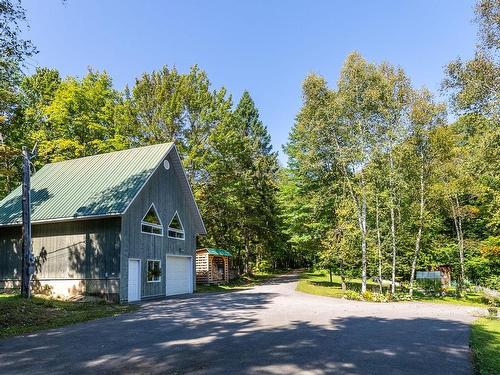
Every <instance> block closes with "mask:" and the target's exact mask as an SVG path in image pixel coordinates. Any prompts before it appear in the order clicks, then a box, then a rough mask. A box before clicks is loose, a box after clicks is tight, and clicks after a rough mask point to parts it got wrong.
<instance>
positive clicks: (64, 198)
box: [0, 143, 201, 225]
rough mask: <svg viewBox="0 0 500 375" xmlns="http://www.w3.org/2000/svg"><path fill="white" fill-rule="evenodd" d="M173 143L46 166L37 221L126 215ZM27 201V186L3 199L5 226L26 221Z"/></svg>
mask: <svg viewBox="0 0 500 375" xmlns="http://www.w3.org/2000/svg"><path fill="white" fill-rule="evenodd" d="M172 147H173V143H163V144H158V145H153V146H145V147H139V148H133V149H130V150H123V151H116V152H110V153H107V154H100V155H94V156H88V157H84V158H79V159H73V160H67V161H61V162H58V163H52V164H47V165H45V166H44V167H43V168H41V169H40V170H39V171H38V172H36V173H35V174H34V175H33V176H32V178H31V192H32V193H31V203H32V221H33V222H43V221H54V220H64V219H74V218H81V217H87V216H105V215H119V214H122V213H124V211H125V210H126V209H127V207H128V206H129V204H130V203H131V202H132V201H133V199H134V198H135V196H136V195H137V194H138V192H139V191H140V189H141V187H142V186H143V185H144V184H145V183H146V181H147V179H148V178H149V176H150V175H151V174H152V173H153V172H154V170H155V169H156V168H157V167H158V165H159V163H161V162H162V160H163V158H164V157H165V156H166V155H167V154H168V153H169V152H170V150H171V149H172ZM21 202H22V190H21V186H19V187H18V188H17V189H15V190H14V191H12V192H11V193H10V194H9V195H8V196H6V197H5V198H4V199H2V200H1V201H0V225H12V224H19V223H21V214H22V206H21ZM200 219H201V218H200Z"/></svg>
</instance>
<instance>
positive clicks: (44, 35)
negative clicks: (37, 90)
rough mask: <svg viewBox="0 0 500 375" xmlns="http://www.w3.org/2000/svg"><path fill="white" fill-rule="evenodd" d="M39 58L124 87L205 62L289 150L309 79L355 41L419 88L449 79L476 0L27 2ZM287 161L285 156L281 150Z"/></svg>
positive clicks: (332, 74)
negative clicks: (90, 71)
mask: <svg viewBox="0 0 500 375" xmlns="http://www.w3.org/2000/svg"><path fill="white" fill-rule="evenodd" d="M23 4H24V6H25V8H26V9H27V16H28V19H29V23H30V26H31V28H30V30H29V31H28V32H27V35H28V36H29V38H31V39H32V40H33V42H34V43H35V44H36V46H37V47H38V49H39V50H40V53H39V54H38V55H37V56H35V57H34V58H33V59H32V60H31V61H30V64H31V65H32V66H48V67H53V68H57V69H58V70H59V71H60V72H61V73H62V74H63V75H75V76H80V77H81V76H82V75H84V74H85V72H86V69H87V67H89V66H91V67H93V68H96V69H99V70H106V71H107V72H108V73H110V75H111V76H112V77H113V81H114V84H115V87H116V88H118V89H122V88H123V87H124V86H125V84H127V83H128V84H133V82H134V80H135V78H136V77H138V76H139V75H140V74H141V73H143V72H150V71H152V70H155V69H159V68H160V67H161V66H163V65H165V64H166V65H169V66H174V65H175V66H176V67H177V68H178V69H179V70H181V71H187V70H188V68H189V67H190V66H191V65H193V64H198V65H199V66H200V67H201V68H202V69H204V70H205V71H206V72H207V74H208V76H209V78H210V80H211V81H212V83H213V85H214V87H215V88H218V87H220V86H225V87H226V88H227V89H228V90H229V92H230V93H231V94H232V95H233V98H234V100H235V101H237V100H238V99H239V97H240V95H241V93H242V91H243V90H245V89H246V90H248V91H249V92H250V94H251V95H252V97H253V98H254V100H255V102H256V104H257V106H258V108H259V110H260V113H261V117H262V120H263V121H264V123H265V124H266V125H267V127H268V129H269V131H270V133H271V136H272V140H273V144H274V147H275V149H277V150H279V151H280V152H281V145H282V144H283V143H285V142H286V140H287V137H288V132H289V130H290V128H291V126H292V125H293V122H294V118H295V115H296V114H297V111H298V110H299V108H300V105H301V82H302V80H303V79H304V78H305V76H306V75H307V74H308V73H311V72H314V73H319V74H321V75H323V76H324V77H326V79H327V80H328V81H329V83H330V84H331V85H334V84H335V82H336V80H337V77H338V73H339V70H340V68H341V66H342V62H343V60H344V59H345V57H346V55H347V54H348V53H349V52H351V51H354V50H356V51H358V52H360V53H361V54H362V55H363V56H364V57H365V58H367V59H368V60H370V61H373V62H381V61H384V60H386V61H389V62H391V63H393V64H395V65H399V66H401V67H403V68H404V69H405V70H406V72H407V73H408V75H409V76H410V77H411V79H412V82H413V84H414V85H415V86H417V87H419V86H422V85H425V86H427V87H429V88H430V89H431V90H433V91H434V92H437V91H438V89H439V84H440V81H441V79H442V77H443V67H444V65H445V64H446V63H447V62H449V61H450V60H451V59H454V58H456V57H457V56H461V57H464V58H467V57H470V56H471V55H472V54H473V50H474V45H475V41H476V27H475V25H474V24H472V18H473V6H474V2H473V1H465V0H460V1H457V0H446V1H445V0H439V1H437V0H431V1H423V0H419V1H417V0H414V1H401V0H393V1H382V0H381V1H369V0H366V1H361V0H359V1H347V0H345V1H334V0H331V1H326V0H325V1H312V0H311V1H306V0H303V1H286V0H282V1H277V0H252V1H250V0H247V1H236V0H233V1H230V0H210V1H202V0H199V1H191V0H190V1H125V0H114V1H111V0H106V1H102V0H91V1H90V0H87V1H82V0H67V1H66V2H62V0H44V1H41V0H24V1H23ZM281 160H282V161H284V160H285V157H284V156H283V155H281Z"/></svg>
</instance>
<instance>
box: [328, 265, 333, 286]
mask: <svg viewBox="0 0 500 375" xmlns="http://www.w3.org/2000/svg"><path fill="white" fill-rule="evenodd" d="M328 272H329V274H330V283H333V273H332V269H331V268H330V269H329V270H328Z"/></svg>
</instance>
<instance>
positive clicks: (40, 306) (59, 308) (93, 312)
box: [0, 294, 138, 338]
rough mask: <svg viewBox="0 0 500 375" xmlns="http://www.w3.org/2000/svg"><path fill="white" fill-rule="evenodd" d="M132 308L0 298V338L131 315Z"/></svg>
mask: <svg viewBox="0 0 500 375" xmlns="http://www.w3.org/2000/svg"><path fill="white" fill-rule="evenodd" d="M137 308H138V306H135V305H118V304H112V303H108V302H104V301H102V302H69V301H59V300H54V299H48V298H41V297H32V298H31V299H29V300H27V299H24V298H21V297H20V296H19V295H12V294H1V295H0V338H4V337H8V336H16V335H21V334H24V333H32V332H36V331H40V330H44V329H48V328H55V327H60V326H65V325H68V324H73V323H79V322H84V321H87V320H92V319H97V318H104V317H106V316H113V315H118V314H121V313H124V312H129V311H134V310H136V309H137Z"/></svg>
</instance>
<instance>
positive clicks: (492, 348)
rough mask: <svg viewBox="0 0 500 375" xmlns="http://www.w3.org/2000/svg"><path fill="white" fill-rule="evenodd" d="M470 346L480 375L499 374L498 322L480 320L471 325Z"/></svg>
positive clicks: (475, 366)
mask: <svg viewBox="0 0 500 375" xmlns="http://www.w3.org/2000/svg"><path fill="white" fill-rule="evenodd" d="M470 344H471V349H472V354H473V357H474V368H475V370H476V373H477V374H480V375H497V374H500V355H499V353H500V320H499V319H498V318H496V319H494V318H481V319H478V320H476V321H475V322H474V323H473V324H472V330H471V337H470Z"/></svg>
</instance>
